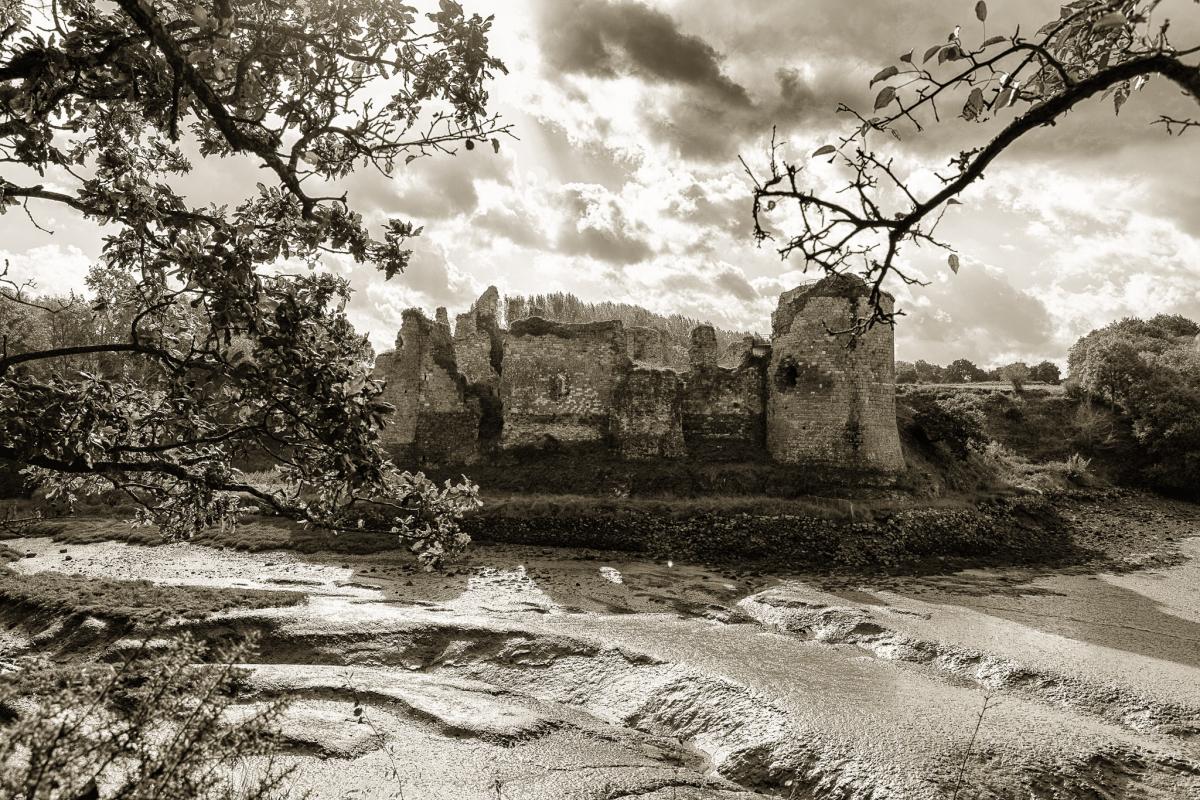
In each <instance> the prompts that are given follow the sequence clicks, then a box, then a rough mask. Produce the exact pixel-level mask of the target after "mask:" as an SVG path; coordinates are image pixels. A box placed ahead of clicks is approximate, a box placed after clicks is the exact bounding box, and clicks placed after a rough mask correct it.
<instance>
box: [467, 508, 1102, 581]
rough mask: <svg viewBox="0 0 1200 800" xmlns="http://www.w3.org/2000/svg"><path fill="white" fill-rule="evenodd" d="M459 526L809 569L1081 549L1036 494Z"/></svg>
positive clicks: (1042, 558) (489, 520)
mask: <svg viewBox="0 0 1200 800" xmlns="http://www.w3.org/2000/svg"><path fill="white" fill-rule="evenodd" d="M464 527H465V528H466V529H467V531H468V532H469V533H470V534H471V536H472V537H473V538H475V539H478V540H481V541H491V542H505V543H510V544H528V545H542V546H569V547H592V548H600V549H612V550H625V551H632V552H638V553H645V554H649V555H653V556H658V557H673V558H681V559H682V558H692V559H704V560H712V559H715V560H723V559H726V558H738V559H752V560H753V559H759V560H770V561H772V562H773V563H774V564H775V565H777V566H789V567H795V568H804V569H815V570H824V569H835V568H837V569H870V570H873V571H878V570H908V569H913V568H916V567H919V566H921V565H923V564H933V563H939V564H943V565H944V564H945V563H946V562H947V561H950V562H954V563H963V564H1021V563H1033V562H1038V563H1047V562H1053V561H1057V560H1067V559H1071V558H1073V557H1076V556H1078V555H1079V553H1078V551H1077V549H1076V547H1075V546H1074V545H1073V544H1072V541H1071V537H1070V535H1069V531H1068V528H1067V525H1066V524H1065V523H1064V521H1063V520H1062V518H1061V517H1060V516H1059V515H1058V513H1057V512H1056V511H1055V510H1054V508H1053V506H1051V505H1050V504H1049V503H1048V502H1046V501H1045V500H1042V499H1040V498H1033V499H1029V498H1021V499H1008V500H998V501H991V502H988V503H985V504H981V505H980V506H978V507H976V508H973V509H966V510H961V509H935V508H930V509H916V510H909V511H899V512H894V513H890V514H887V515H883V516H880V517H879V518H877V519H875V520H873V521H868V522H852V521H849V520H845V521H842V520H830V519H822V518H820V517H814V516H801V515H793V514H753V513H744V512H743V513H734V514H728V513H721V512H720V511H716V510H705V511H703V512H700V513H696V514H691V515H686V514H685V515H680V514H673V515H664V514H656V513H653V512H647V511H643V510H637V509H614V508H604V507H601V506H597V507H596V508H593V509H586V510H583V509H572V510H570V511H569V512H568V513H544V514H536V513H535V514H530V515H526V516H519V517H518V516H512V515H501V514H489V513H487V511H486V509H485V510H484V512H483V513H481V514H479V515H478V516H474V517H472V518H470V519H468V520H466V521H465V525H464Z"/></svg>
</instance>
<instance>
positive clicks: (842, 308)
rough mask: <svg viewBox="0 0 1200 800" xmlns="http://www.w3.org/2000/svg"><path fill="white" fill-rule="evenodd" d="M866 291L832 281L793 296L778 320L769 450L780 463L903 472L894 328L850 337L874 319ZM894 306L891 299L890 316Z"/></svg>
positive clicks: (770, 379) (769, 378) (848, 280)
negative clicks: (862, 319)
mask: <svg viewBox="0 0 1200 800" xmlns="http://www.w3.org/2000/svg"><path fill="white" fill-rule="evenodd" d="M867 294H868V289H867V286H866V284H865V283H864V282H863V281H862V280H860V279H858V278H855V277H851V276H832V277H828V278H825V279H824V280H821V281H819V282H817V283H815V284H812V285H809V286H802V287H798V288H797V289H793V290H791V291H788V292H785V293H784V294H783V295H782V296H781V297H780V299H779V306H778V309H777V310H776V311H775V313H774V314H773V315H772V317H771V322H772V337H771V357H770V362H769V366H768V369H767V375H766V389H767V449H768V451H769V452H770V454H771V456H772V457H773V458H774V459H775V460H776V461H781V462H785V463H819V464H831V465H840V466H853V467H864V468H870V469H883V470H898V469H901V468H902V467H903V465H904V460H903V456H902V455H901V452H900V436H899V432H898V430H897V427H896V389H895V364H894V352H893V341H892V329H891V327H890V326H887V325H877V326H875V327H874V328H872V329H871V330H870V331H868V332H867V333H866V334H863V335H862V336H860V337H859V338H858V340H857V341H855V342H853V343H852V345H851V343H850V342H848V338H847V337H846V336H844V335H843V336H837V337H834V336H830V335H829V333H828V331H837V330H845V329H847V328H849V327H850V326H851V324H852V323H853V322H854V320H855V319H856V318H857V317H858V316H861V315H862V314H864V313H866V312H867V308H866V304H867ZM891 303H892V299H891V298H890V297H888V296H885V297H884V304H885V308H886V310H889V311H890V310H891Z"/></svg>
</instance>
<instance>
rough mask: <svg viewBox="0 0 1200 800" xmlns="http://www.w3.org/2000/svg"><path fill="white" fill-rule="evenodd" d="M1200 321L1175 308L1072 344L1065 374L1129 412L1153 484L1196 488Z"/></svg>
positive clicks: (1190, 491)
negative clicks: (1069, 368) (1170, 311)
mask: <svg viewBox="0 0 1200 800" xmlns="http://www.w3.org/2000/svg"><path fill="white" fill-rule="evenodd" d="M1198 335H1200V325H1197V324H1196V323H1195V322H1192V321H1191V320H1189V319H1186V318H1184V317H1180V316H1177V315H1165V314H1160V315H1159V316H1156V317H1154V318H1152V319H1149V320H1140V319H1123V320H1121V321H1119V322H1114V323H1113V324H1111V325H1108V326H1106V327H1103V328H1100V329H1098V330H1095V331H1092V332H1091V333H1089V334H1088V335H1087V336H1085V337H1083V338H1082V339H1080V340H1079V341H1078V342H1077V343H1076V344H1075V346H1074V347H1072V348H1071V352H1070V356H1069V362H1070V366H1071V381H1072V383H1073V384H1076V385H1077V386H1078V391H1079V392H1080V393H1081V394H1082V395H1083V396H1085V397H1087V398H1090V399H1092V400H1095V401H1098V402H1099V403H1102V404H1105V405H1107V406H1109V407H1111V408H1113V409H1115V410H1116V411H1118V412H1120V414H1121V415H1122V416H1123V417H1125V418H1126V419H1128V421H1129V423H1130V425H1131V427H1132V434H1133V438H1134V440H1136V442H1137V444H1138V445H1139V447H1140V449H1141V450H1142V451H1143V454H1144V456H1145V458H1144V459H1143V461H1144V463H1143V464H1141V466H1140V469H1139V477H1140V478H1141V479H1143V480H1144V481H1145V482H1146V483H1147V484H1149V485H1150V486H1153V487H1154V488H1156V489H1160V490H1164V491H1168V492H1175V493H1181V494H1185V495H1188V496H1198V495H1200V339H1197V336H1198Z"/></svg>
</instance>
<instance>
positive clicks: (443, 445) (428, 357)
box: [375, 309, 479, 464]
mask: <svg viewBox="0 0 1200 800" xmlns="http://www.w3.org/2000/svg"><path fill="white" fill-rule="evenodd" d="M375 377H377V378H381V379H383V380H384V381H385V387H384V391H383V394H382V396H381V398H380V399H382V400H383V401H385V402H388V403H391V404H392V405H393V406H395V408H396V411H395V413H394V414H392V418H391V420H390V421H389V424H387V425H386V426H385V427H384V429H383V431H382V432H381V436H380V438H381V439H382V442H383V444H384V446H385V447H386V448H387V449H388V450H389V452H391V453H392V454H393V456H394V457H396V458H397V460H398V461H400V462H401V463H416V464H446V463H466V462H469V461H473V460H474V458H475V456H476V452H477V447H476V445H477V439H478V431H479V406H478V403H477V402H474V401H472V400H470V399H468V398H467V396H466V394H465V388H466V381H465V380H464V379H463V377H462V376H461V375H460V374H459V372H458V367H457V364H456V362H455V357H454V342H453V341H452V340H451V338H450V330H449V328H448V327H447V326H445V325H442V324H439V323H437V322H434V321H432V320H430V319H429V318H427V317H426V316H425V315H424V314H422V313H421V312H420V311H418V310H416V309H409V310H407V311H405V312H404V316H403V324H402V326H401V328H400V334H399V335H398V336H397V337H396V349H395V351H393V352H391V353H383V354H381V355H380V356H379V357H378V358H377V359H376V363H375Z"/></svg>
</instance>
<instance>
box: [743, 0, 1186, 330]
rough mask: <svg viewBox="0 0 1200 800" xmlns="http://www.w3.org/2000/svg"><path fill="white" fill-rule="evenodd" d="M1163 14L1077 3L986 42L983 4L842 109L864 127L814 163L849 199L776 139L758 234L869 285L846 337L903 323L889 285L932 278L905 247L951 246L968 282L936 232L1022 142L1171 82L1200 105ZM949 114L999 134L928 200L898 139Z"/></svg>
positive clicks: (1130, 0)
mask: <svg viewBox="0 0 1200 800" xmlns="http://www.w3.org/2000/svg"><path fill="white" fill-rule="evenodd" d="M1160 4H1161V0H1073V2H1070V3H1068V4H1066V5H1064V6H1062V8H1061V9H1060V13H1059V16H1058V17H1057V18H1056V19H1053V20H1050V21H1048V22H1047V23H1046V24H1045V25H1043V26H1042V27H1041V28H1039V29H1038V30H1037V31H1036V32H1035V33H1033V34H1032V35H1030V34H1029V33H1028V32H1026V31H1022V30H1021V29H1020V28H1018V29H1016V30H1014V31H1012V32H1011V33H1007V34H996V35H991V36H989V35H988V33H987V27H986V25H987V3H986V0H984V1H982V2H978V3H977V4H976V5H975V11H976V17H977V18H978V27H977V28H975V29H974V32H973V33H968V32H964V31H963V30H962V28H961V27H955V28H954V30H953V31H951V32H950V33H949V36H948V37H947V39H946V41H944V42H938V43H935V44H933V45H932V46H930V47H928V48H927V49H923V50H916V49H914V50H910V51H909V52H908V53H906V54H904V55H903V56H901V57H900V58H899V62H898V65H897V64H893V65H889V66H887V67H884V68H883V69H882V70H880V71H879V72H878V73H877V74H876V75H875V76H874V77H873V78H872V79H871V81H870V84H871V86H873V87H874V86H876V85H880V86H879V88H878V94H877V95H876V96H875V100H874V103H873V108H872V109H871V111H869V112H866V113H864V112H861V111H857V110H855V109H852V108H850V107H848V106H846V105H841V106H839V107H838V111H839V112H842V113H844V114H847V115H849V116H851V117H853V118H854V127H853V128H852V129H850V130H849V131H848V132H847V134H846V135H845V136H843V137H841V138H840V139H838V141H837V142H836V143H834V144H826V145H822V146H821V147H819V148H817V149H816V150H815V151H814V152H813V153H812V156H811V158H813V159H817V158H827V159H828V160H829V161H831V162H832V163H834V164H837V165H839V166H840V167H841V168H842V169H843V170H844V172H845V173H846V174H847V175H848V176H849V177H848V179H847V180H846V183H845V185H844V186H842V187H841V189H840V190H839V191H837V192H833V193H830V194H828V195H826V194H822V193H819V192H817V191H814V190H812V189H810V188H808V186H809V185H810V181H811V178H810V175H809V173H808V170H807V168H806V165H805V164H804V163H794V162H790V161H788V160H786V159H784V158H782V157H781V155H780V149H779V143H778V142H776V141H772V145H771V150H770V154H769V155H770V161H769V166H768V169H767V171H766V172H765V173H762V174H756V173H755V172H754V171H753V170H752V169H750V167H748V166H747V172H748V173H749V174H750V177H751V178H752V179H753V181H754V191H753V211H752V213H753V218H754V235H755V237H756V238H757V239H758V241H759V242H764V241H767V240H773V239H777V240H778V241H779V245H778V250H779V253H780V255H781V256H782V257H784V258H788V257H791V256H798V257H800V258H802V259H804V262H805V269H807V268H808V267H809V266H812V267H814V268H817V269H821V270H823V271H824V272H826V273H830V274H834V273H845V272H856V273H858V274H859V275H861V276H862V277H863V278H864V279H865V280H866V281H867V283H868V284H869V285H870V286H871V293H870V302H869V303H868V304H867V306H866V308H865V309H864V312H863V313H862V314H861V315H860V316H859V317H858V318H857V319H855V320H854V321H853V323H852V324H851V326H850V327H849V329H848V330H847V332H848V333H851V334H860V333H862V332H864V331H865V330H867V329H868V328H870V327H871V326H873V325H875V324H879V323H888V324H890V323H892V322H894V319H895V315H896V313H902V312H894V311H891V310H888V307H887V304H886V303H885V301H884V297H883V295H884V293H885V285H886V284H887V283H888V282H889V279H894V281H898V282H900V283H902V284H907V285H914V284H920V283H921V282H922V281H921V280H920V279H919V278H918V277H917V275H916V274H915V273H914V272H913V269H912V267H911V266H910V265H909V263H908V262H907V261H906V254H907V249H906V248H907V247H908V246H909V245H912V246H933V247H936V248H941V249H943V250H944V251H946V252H947V253H948V256H947V262H948V266H949V268H950V269H951V270H952V271H954V272H957V271H958V269H959V267H960V258H959V255H958V254H957V253H956V252H954V251H953V249H952V247H951V245H950V244H948V243H946V242H944V241H942V240H941V239H939V238H938V234H937V229H938V224H939V223H940V222H941V219H942V217H943V215H944V214H945V212H946V209H947V207H948V206H950V205H954V204H959V203H960V201H959V200H958V196H959V195H960V194H961V193H962V192H963V191H964V190H965V189H966V188H967V187H968V186H970V185H971V184H973V183H974V182H975V181H977V180H979V179H980V178H981V177H982V176H983V174H984V171H985V170H986V169H987V168H988V167H989V166H990V165H991V164H992V163H993V162H994V161H995V160H996V159H997V158H999V157H1000V156H1001V155H1002V154H1003V153H1004V152H1005V151H1007V150H1008V149H1009V148H1010V147H1011V146H1012V145H1013V144H1015V143H1016V142H1017V141H1018V140H1020V139H1021V138H1022V137H1024V136H1026V135H1027V134H1029V133H1031V132H1033V131H1036V130H1038V129H1039V128H1042V127H1044V126H1048V125H1053V124H1055V123H1056V122H1057V121H1058V120H1059V119H1060V118H1061V117H1062V116H1063V115H1065V114H1066V113H1068V112H1069V111H1071V109H1073V108H1075V107H1076V106H1078V105H1079V104H1081V103H1083V102H1085V101H1088V100H1090V99H1092V98H1096V97H1112V98H1113V101H1112V102H1113V104H1114V109H1115V110H1116V111H1117V112H1119V111H1120V109H1121V106H1122V105H1123V104H1124V103H1125V101H1126V100H1127V99H1128V98H1129V96H1130V94H1132V93H1133V92H1136V91H1139V90H1140V89H1142V88H1143V87H1144V86H1145V85H1146V83H1147V81H1149V80H1151V79H1159V80H1166V81H1170V82H1171V83H1172V84H1174V85H1175V86H1176V87H1178V88H1179V89H1180V90H1182V92H1183V93H1184V94H1185V95H1187V96H1190V97H1191V98H1192V99H1193V100H1195V101H1196V102H1197V103H1200V66H1197V64H1196V63H1195V62H1196V60H1197V54H1200V44H1197V43H1190V44H1187V45H1185V46H1182V47H1181V46H1177V45H1176V44H1175V43H1173V42H1172V41H1171V39H1170V37H1169V35H1168V34H1169V30H1170V20H1169V19H1167V18H1164V17H1163V15H1162V14H1161V13H1159V12H1160V9H1159V6H1160ZM1185 5H1187V4H1185ZM950 115H955V116H958V117H961V118H962V119H964V120H967V121H970V122H976V123H983V122H992V124H993V125H994V126H996V127H998V128H999V131H998V133H996V134H995V135H994V136H993V137H992V138H991V139H990V141H987V142H986V143H983V144H980V145H978V146H975V147H971V148H969V149H967V150H964V151H962V152H960V153H959V154H958V155H956V156H954V157H953V158H951V159H950V162H949V169H948V171H947V172H946V173H945V174H941V175H939V177H940V178H941V182H942V185H941V187H940V188H939V189H937V190H936V191H933V192H931V193H922V192H921V191H920V190H919V189H918V188H916V187H915V186H914V185H913V184H912V182H911V181H910V180H909V179H908V176H907V175H906V174H905V171H904V168H903V167H902V165H900V164H898V163H897V162H896V159H895V158H894V156H893V155H891V154H890V152H889V151H888V149H887V140H888V139H889V138H895V139H897V140H899V139H901V138H902V136H905V135H908V134H910V133H918V132H920V131H922V130H923V129H924V128H925V126H927V125H929V124H931V123H935V122H940V121H942V120H943V119H944V118H945V117H947V116H950ZM1157 122H1158V123H1161V124H1163V125H1164V126H1165V128H1166V130H1167V132H1169V133H1179V134H1182V133H1185V132H1189V131H1190V130H1191V129H1193V128H1195V127H1198V126H1200V122H1197V121H1196V120H1192V119H1177V118H1172V117H1168V116H1161V117H1160V118H1159V119H1158V120H1157ZM777 228H778V230H777Z"/></svg>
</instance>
